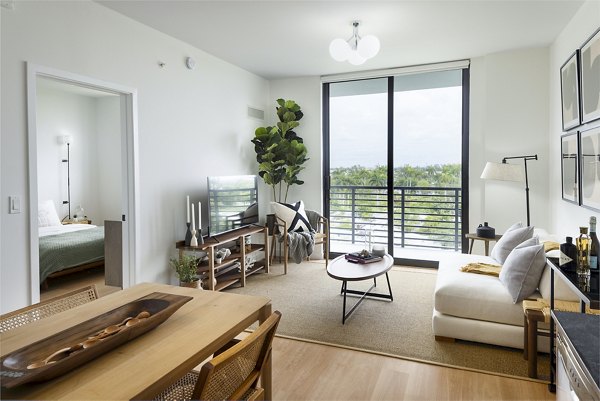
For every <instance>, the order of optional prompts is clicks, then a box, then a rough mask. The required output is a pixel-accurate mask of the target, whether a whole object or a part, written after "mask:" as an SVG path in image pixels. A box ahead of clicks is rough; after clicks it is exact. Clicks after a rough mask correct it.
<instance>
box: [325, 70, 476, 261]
mask: <svg viewBox="0 0 600 401" xmlns="http://www.w3.org/2000/svg"><path fill="white" fill-rule="evenodd" d="M424 72H425V71H424ZM461 73H462V74H461V75H462V127H461V128H462V133H461V141H462V143H461V148H462V154H461V189H462V201H461V248H462V253H466V251H467V249H468V240H467V238H466V237H465V234H467V233H468V232H469V102H470V100H469V92H470V71H469V68H462V69H461ZM380 78H385V77H369V78H365V79H380ZM359 80H361V79H352V80H349V81H359ZM346 82H347V81H346ZM331 83H333V82H331ZM331 83H330V82H324V83H323V84H322V92H321V93H322V113H323V118H322V123H323V127H322V132H323V177H322V183H323V214H324V215H325V217H327V218H328V219H330V218H331V213H330V212H331V199H330V189H331V177H330V175H329V174H330V167H331V163H330V158H331V141H330V104H329V100H330V84H331ZM387 86H388V102H387V220H388V244H387V249H388V253H389V254H390V255H391V256H392V257H394V262H395V263H396V264H400V263H406V261H407V259H402V258H398V257H397V256H395V255H394V191H393V188H394V75H390V76H387ZM328 241H329V242H330V243H331V236H328ZM328 248H329V245H328ZM329 249H330V248H329ZM330 255H331V256H332V257H335V256H338V255H339V253H336V252H330ZM410 263H411V265H413V266H423V267H437V262H433V263H432V262H431V261H426V260H412V259H411V260H410Z"/></svg>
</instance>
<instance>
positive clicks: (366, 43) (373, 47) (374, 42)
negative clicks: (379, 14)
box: [356, 35, 381, 59]
mask: <svg viewBox="0 0 600 401" xmlns="http://www.w3.org/2000/svg"><path fill="white" fill-rule="evenodd" d="M380 47H381V45H380V43H379V39H377V36H374V35H367V36H365V37H363V38H361V40H360V41H359V42H358V45H357V47H356V50H357V51H358V54H360V56H361V57H362V58H365V59H367V58H371V57H375V56H376V55H377V53H379V48H380Z"/></svg>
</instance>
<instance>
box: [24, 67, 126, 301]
mask: <svg viewBox="0 0 600 401" xmlns="http://www.w3.org/2000/svg"><path fill="white" fill-rule="evenodd" d="M27 72H28V74H27V90H28V96H27V98H28V123H29V124H28V130H29V176H30V188H29V189H30V196H29V205H30V208H29V210H30V231H31V237H30V246H31V252H30V254H31V294H32V296H31V298H32V299H31V302H32V303H34V302H38V301H39V299H40V286H41V285H42V284H43V283H44V281H45V280H46V279H47V278H48V277H52V281H51V283H54V282H56V285H57V286H66V288H68V286H69V281H72V280H75V281H77V282H81V283H85V280H86V279H87V278H86V277H88V276H87V274H89V281H90V283H89V284H91V283H95V284H96V285H97V286H101V287H104V283H103V282H104V281H106V284H109V285H110V286H107V287H106V290H107V292H110V291H112V290H114V288H115V287H111V286H116V287H117V288H118V287H121V288H126V287H128V286H130V285H131V284H133V283H135V260H136V257H135V255H136V253H135V238H136V235H135V234H136V219H135V202H134V200H135V199H136V196H135V194H136V183H137V180H136V176H137V160H136V158H135V155H136V154H137V152H136V151H135V149H136V121H135V105H136V93H135V90H133V89H130V88H126V87H122V86H120V85H117V84H112V83H107V82H104V81H99V80H96V79H93V78H89V77H83V76H79V75H76V74H72V73H69V72H64V71H58V70H54V69H50V68H46V67H42V66H37V65H34V64H31V63H28V64H27ZM105 222H106V225H105ZM109 223H110V227H111V228H110V230H109V229H108V227H109ZM104 226H106V227H104ZM115 227H116V229H115ZM105 243H106V244H107V247H108V248H107V253H106V255H105V254H104V244H105ZM66 244H69V248H66ZM109 256H110V259H109ZM105 262H106V263H105ZM102 267H104V269H103V271H104V273H102ZM98 269H100V272H99V270H98ZM65 273H67V274H68V275H64V274H65ZM99 274H100V276H99ZM61 275H64V277H60V278H58V277H59V276H61ZM103 276H105V277H106V280H104V277H103ZM71 278H72V279H71ZM99 278H100V280H99ZM52 285H53V286H54V284H52ZM99 289H100V292H103V291H104V288H99ZM54 291H56V288H54Z"/></svg>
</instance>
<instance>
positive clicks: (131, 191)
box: [26, 62, 140, 304]
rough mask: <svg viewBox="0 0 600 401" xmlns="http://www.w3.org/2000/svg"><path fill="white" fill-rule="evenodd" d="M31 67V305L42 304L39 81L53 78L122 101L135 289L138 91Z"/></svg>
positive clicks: (126, 268) (130, 280)
mask: <svg viewBox="0 0 600 401" xmlns="http://www.w3.org/2000/svg"><path fill="white" fill-rule="evenodd" d="M26 66H27V135H28V158H29V163H28V165H29V174H28V175H29V232H30V241H29V246H30V252H29V254H30V266H31V270H30V275H31V276H30V283H31V287H30V289H31V300H30V301H31V303H32V304H33V303H36V302H39V300H40V278H39V269H40V267H39V231H38V224H37V220H38V219H37V215H38V177H37V117H36V116H37V79H38V77H44V78H52V79H55V80H58V81H61V82H64V83H66V84H73V85H79V86H84V87H88V88H91V89H97V90H101V91H104V92H112V93H115V94H117V95H119V96H120V97H121V126H122V127H123V130H122V132H123V134H122V138H121V144H122V152H121V154H122V158H124V159H123V161H124V163H123V167H124V171H123V177H122V178H123V183H124V184H123V189H124V191H123V195H124V197H125V199H126V201H125V202H123V203H122V204H123V219H124V221H125V220H127V224H126V227H127V228H126V232H124V233H123V234H124V235H123V245H124V246H123V262H124V263H123V288H127V287H129V286H131V285H133V284H134V283H135V282H136V280H135V277H136V271H137V261H138V260H139V255H138V252H139V247H138V246H137V239H138V238H140V236H139V233H140V228H139V223H138V219H137V218H136V216H137V211H138V210H139V162H138V160H139V159H138V127H137V126H138V123H137V120H138V119H137V90H136V89H135V88H130V87H127V86H123V85H120V84H116V83H112V82H107V81H102V80H99V79H95V78H90V77H86V76H83V75H79V74H75V73H72V72H68V71H62V70H58V69H55V68H50V67H45V66H41V65H37V64H34V63H30V62H26Z"/></svg>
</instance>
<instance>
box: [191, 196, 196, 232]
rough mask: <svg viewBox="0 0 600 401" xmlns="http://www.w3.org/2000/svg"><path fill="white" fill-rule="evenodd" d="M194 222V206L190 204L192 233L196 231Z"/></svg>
mask: <svg viewBox="0 0 600 401" xmlns="http://www.w3.org/2000/svg"><path fill="white" fill-rule="evenodd" d="M194 220H196V218H195V217H194V204H193V203H192V231H194V230H195V229H196V227H195V225H194Z"/></svg>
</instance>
